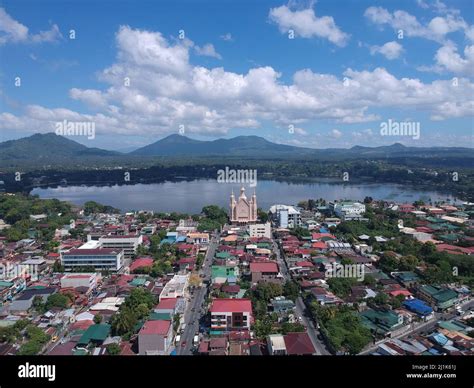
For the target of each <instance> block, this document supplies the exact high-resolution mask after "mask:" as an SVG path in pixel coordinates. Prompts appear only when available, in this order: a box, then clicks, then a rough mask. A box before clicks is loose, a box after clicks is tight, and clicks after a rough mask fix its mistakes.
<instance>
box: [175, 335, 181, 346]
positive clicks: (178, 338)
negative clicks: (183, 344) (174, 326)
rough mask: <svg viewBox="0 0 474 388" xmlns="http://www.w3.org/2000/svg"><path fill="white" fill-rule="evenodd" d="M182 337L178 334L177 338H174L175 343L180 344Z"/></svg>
mask: <svg viewBox="0 0 474 388" xmlns="http://www.w3.org/2000/svg"><path fill="white" fill-rule="evenodd" d="M180 339H181V336H180V335H179V334H178V335H177V336H176V338H175V339H174V343H175V345H178V343H179V341H180Z"/></svg>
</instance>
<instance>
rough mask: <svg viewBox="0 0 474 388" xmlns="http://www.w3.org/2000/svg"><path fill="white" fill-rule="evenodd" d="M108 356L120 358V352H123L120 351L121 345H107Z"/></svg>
mask: <svg viewBox="0 0 474 388" xmlns="http://www.w3.org/2000/svg"><path fill="white" fill-rule="evenodd" d="M106 349H107V354H109V355H110V356H118V355H119V354H120V352H121V351H122V350H121V349H120V345H119V344H115V343H113V344H109V345H107V348H106Z"/></svg>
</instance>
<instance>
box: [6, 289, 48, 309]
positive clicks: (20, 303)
mask: <svg viewBox="0 0 474 388" xmlns="http://www.w3.org/2000/svg"><path fill="white" fill-rule="evenodd" d="M55 292H56V289H55V288H52V287H32V288H27V289H26V290H24V291H23V292H22V293H21V294H19V296H18V297H17V298H16V299H15V300H14V301H13V302H12V303H11V305H10V306H9V310H10V312H11V313H13V312H17V313H25V312H27V311H28V310H29V309H30V308H31V306H32V305H33V300H34V298H35V297H40V298H41V299H42V301H43V303H44V302H46V300H47V299H48V296H50V295H52V294H54V293H55Z"/></svg>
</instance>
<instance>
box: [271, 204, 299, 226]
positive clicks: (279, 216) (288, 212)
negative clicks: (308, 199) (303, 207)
mask: <svg viewBox="0 0 474 388" xmlns="http://www.w3.org/2000/svg"><path fill="white" fill-rule="evenodd" d="M269 213H270V216H271V219H272V221H273V223H274V224H275V225H276V226H277V227H278V228H283V229H288V228H296V227H298V226H301V224H302V221H301V212H300V211H299V210H297V209H296V208H295V207H294V206H288V205H273V206H271V207H270V210H269Z"/></svg>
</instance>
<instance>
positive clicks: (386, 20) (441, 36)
mask: <svg viewBox="0 0 474 388" xmlns="http://www.w3.org/2000/svg"><path fill="white" fill-rule="evenodd" d="M364 16H365V17H366V18H367V19H368V20H369V21H371V22H372V23H374V24H376V25H378V26H380V27H383V26H386V25H387V26H389V27H391V28H393V29H394V30H396V31H398V30H403V34H404V35H405V36H408V37H419V38H424V39H429V40H433V41H436V42H439V43H444V42H445V41H446V36H447V35H448V34H450V33H452V32H455V31H463V32H464V33H465V34H468V33H469V28H470V26H469V25H468V24H467V23H466V21H465V20H464V19H463V18H462V17H461V16H459V15H458V14H457V13H452V12H451V13H448V14H446V15H445V16H436V17H434V18H433V19H431V20H430V22H429V23H426V24H422V23H420V22H419V21H418V19H417V18H416V17H415V16H413V15H411V14H409V13H408V12H406V11H401V10H397V11H395V12H393V13H392V12H389V11H388V10H387V9H385V8H383V7H369V8H367V9H366V10H365V12H364Z"/></svg>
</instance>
